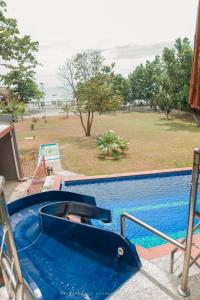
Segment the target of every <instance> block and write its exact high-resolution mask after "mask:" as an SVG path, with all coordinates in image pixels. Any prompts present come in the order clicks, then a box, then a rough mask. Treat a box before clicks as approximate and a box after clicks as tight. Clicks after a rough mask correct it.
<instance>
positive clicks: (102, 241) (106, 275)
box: [8, 191, 141, 300]
mask: <svg viewBox="0 0 200 300" xmlns="http://www.w3.org/2000/svg"><path fill="white" fill-rule="evenodd" d="M8 211H9V214H10V220H11V225H12V228H13V233H14V238H15V242H16V247H17V251H18V256H19V260H20V264H21V268H22V273H23V276H24V278H25V280H26V282H27V283H28V285H29V286H30V288H31V289H32V291H33V293H34V294H35V297H36V299H38V300H39V299H40V300H64V299H74V300H78V299H83V300H90V299H91V300H93V299H94V300H101V299H107V298H109V296H110V295H111V294H112V293H113V292H114V291H115V290H117V289H118V288H119V287H120V286H121V285H122V284H124V283H125V282H126V281H127V280H128V279H129V278H130V277H132V276H133V275H134V274H135V273H136V272H137V271H138V270H139V269H140V266H141V263H140V259H139V257H138V255H137V252H136V249H135V246H134V245H132V244H131V243H130V242H129V241H128V240H126V239H124V238H123V237H122V236H120V235H119V234H117V233H115V232H111V231H109V230H104V229H101V228H97V227H95V226H93V225H92V220H93V219H98V220H100V221H102V222H110V221H111V215H110V211H109V210H107V209H103V208H99V207H97V206H96V202H95V199H94V198H93V197H90V196H86V195H81V194H76V193H71V192H63V191H50V192H43V193H40V194H35V195H32V196H27V197H24V198H21V199H18V200H17V201H15V202H12V203H10V204H8ZM70 216H76V217H78V221H74V219H70Z"/></svg>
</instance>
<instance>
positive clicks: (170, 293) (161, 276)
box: [109, 260, 200, 300]
mask: <svg viewBox="0 0 200 300" xmlns="http://www.w3.org/2000/svg"><path fill="white" fill-rule="evenodd" d="M178 284H179V280H178V278H177V277H176V276H174V275H171V274H170V273H168V272H166V271H163V270H161V269H160V268H159V267H157V266H156V265H154V264H152V263H151V262H150V261H146V260H142V268H141V270H140V272H138V273H137V274H136V275H135V276H133V277H132V278H131V279H130V280H129V281H128V282H127V283H125V284H124V285H123V286H122V287H121V288H120V289H119V290H118V291H116V292H115V293H114V294H113V295H112V296H111V297H110V298H109V299H110V300H147V299H148V300H149V299H150V300H151V299H152V300H157V299H158V300H161V299H162V300H170V299H177V300H179V299H186V298H183V297H181V296H180V295H179V294H178V293H177V286H178ZM195 292H196V290H195ZM195 292H194V291H193V290H192V292H191V296H190V297H188V298H187V299H192V300H197V299H200V291H198V292H196V294H197V293H199V298H196V294H195Z"/></svg>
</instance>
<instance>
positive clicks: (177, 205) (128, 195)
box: [61, 171, 200, 248]
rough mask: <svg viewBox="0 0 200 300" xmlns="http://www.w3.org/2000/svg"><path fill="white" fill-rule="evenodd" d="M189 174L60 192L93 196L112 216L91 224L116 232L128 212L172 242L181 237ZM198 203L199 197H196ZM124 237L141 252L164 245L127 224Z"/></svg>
mask: <svg viewBox="0 0 200 300" xmlns="http://www.w3.org/2000/svg"><path fill="white" fill-rule="evenodd" d="M190 183H191V171H176V172H167V173H159V174H150V175H137V176H128V177H116V178H104V179H92V180H84V181H70V182H65V183H63V184H62V186H61V189H62V190H65V191H72V192H77V193H81V194H86V195H89V196H94V197H95V199H96V202H97V205H98V206H100V207H103V208H106V209H109V210H111V212H112V222H111V223H108V224H102V223H100V222H98V221H95V222H94V224H95V225H96V226H99V227H101V228H106V229H110V230H112V231H116V232H119V231H120V215H121V213H123V212H128V213H130V214H132V215H134V216H135V217H137V218H139V219H141V220H143V221H144V222H146V223H148V224H150V225H151V226H153V227H155V228H157V229H158V230H161V231H162V232H164V233H166V234H168V235H170V236H171V237H172V238H176V239H177V238H182V237H184V236H185V233H186V232H185V229H186V224H187V215H188V205H189V195H190ZM198 199H199V200H200V193H198ZM199 202H200V201H197V207H200V204H199ZM126 235H127V237H128V238H129V239H130V240H131V241H132V242H133V243H135V244H138V245H140V246H143V247H145V248H151V247H154V246H158V245H162V244H165V243H166V242H165V241H164V240H162V239H160V238H159V237H156V236H154V235H153V234H151V233H150V232H149V231H147V230H145V229H143V228H142V227H139V226H138V225H136V224H134V223H132V222H129V221H127V227H126Z"/></svg>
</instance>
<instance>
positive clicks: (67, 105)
mask: <svg viewBox="0 0 200 300" xmlns="http://www.w3.org/2000/svg"><path fill="white" fill-rule="evenodd" d="M71 109H72V105H71V103H69V102H67V103H65V104H64V105H63V106H62V110H63V111H64V113H66V115H67V118H69V112H70V110H71Z"/></svg>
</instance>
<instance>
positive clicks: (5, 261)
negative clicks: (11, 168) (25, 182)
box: [0, 176, 35, 300]
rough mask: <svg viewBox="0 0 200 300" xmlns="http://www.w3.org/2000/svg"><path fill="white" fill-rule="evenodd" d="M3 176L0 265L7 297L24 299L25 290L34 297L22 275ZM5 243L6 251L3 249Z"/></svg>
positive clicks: (1, 188)
mask: <svg viewBox="0 0 200 300" xmlns="http://www.w3.org/2000/svg"><path fill="white" fill-rule="evenodd" d="M4 184H5V179H4V177H2V176H0V224H1V226H2V230H3V237H2V242H1V249H0V254H1V256H0V266H1V270H2V274H3V278H4V283H5V286H6V290H7V293H8V297H9V299H15V300H25V299H28V298H27V292H29V294H30V295H31V298H30V297H29V299H35V297H34V295H33V294H32V293H31V291H30V289H29V287H28V286H27V284H26V282H25V281H24V278H23V276H22V272H21V267H20V262H19V258H18V254H17V249H16V245H15V241H14V237H13V232H12V227H11V224H10V219H9V214H8V210H7V205H6V201H5V196H4V191H3V188H4ZM4 243H5V244H6V248H7V253H5V252H4V251H3V246H4Z"/></svg>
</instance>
